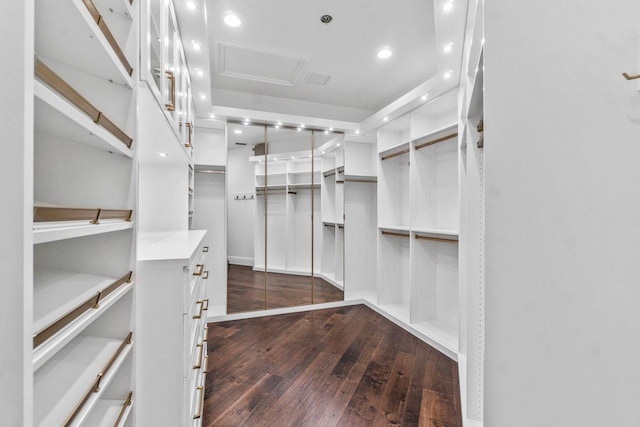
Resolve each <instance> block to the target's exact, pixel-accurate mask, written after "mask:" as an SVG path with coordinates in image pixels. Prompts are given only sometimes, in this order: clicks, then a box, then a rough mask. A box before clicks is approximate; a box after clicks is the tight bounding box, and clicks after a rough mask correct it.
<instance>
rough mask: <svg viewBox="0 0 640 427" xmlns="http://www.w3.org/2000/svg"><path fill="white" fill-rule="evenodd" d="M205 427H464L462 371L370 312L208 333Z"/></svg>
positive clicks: (219, 327) (285, 319)
mask: <svg viewBox="0 0 640 427" xmlns="http://www.w3.org/2000/svg"><path fill="white" fill-rule="evenodd" d="M208 345H209V352H208V354H209V373H208V374H207V382H206V389H205V399H206V400H205V406H204V418H203V426H205V427H211V426H234V427H235V426H277V427H280V426H378V425H380V426H382V425H401V426H429V427H461V426H462V419H461V410H460V398H459V396H460V393H459V384H458V366H457V363H455V362H454V361H452V360H451V359H449V358H448V357H446V356H444V355H443V354H441V353H439V352H438V351H436V350H435V349H433V348H432V347H430V346H428V345H427V344H425V343H424V342H422V341H420V340H419V339H417V338H416V337H414V336H413V335H411V334H409V333H408V332H406V331H404V330H403V329H401V328H400V327H398V326H396V325H394V324H393V323H392V322H390V321H388V320H387V319H385V318H383V317H382V316H380V315H378V314H377V313H375V312H374V311H372V310H371V309H369V308H367V307H366V306H364V305H356V306H351V307H341V308H335V309H327V310H316V311H310V312H304V313H294V314H285V315H279V316H270V317H261V318H255V319H246V320H236V321H228V322H220V323H212V324H209V337H208Z"/></svg>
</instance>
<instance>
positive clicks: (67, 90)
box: [35, 58, 133, 148]
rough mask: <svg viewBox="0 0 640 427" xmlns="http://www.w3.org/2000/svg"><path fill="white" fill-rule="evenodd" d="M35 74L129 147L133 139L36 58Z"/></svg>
mask: <svg viewBox="0 0 640 427" xmlns="http://www.w3.org/2000/svg"><path fill="white" fill-rule="evenodd" d="M35 75H36V77H37V78H38V79H39V80H41V81H42V82H43V83H44V84H45V85H47V86H48V87H50V88H51V89H52V90H53V91H55V92H56V93H57V94H58V95H59V96H60V97H62V98H64V99H65V100H66V101H67V102H69V103H70V104H72V105H73V106H74V107H75V108H77V109H78V110H79V111H81V112H82V113H84V114H86V115H87V116H88V118H89V119H91V120H92V121H93V122H94V123H96V124H98V125H100V126H101V127H102V128H103V129H105V130H106V131H108V132H109V133H111V134H112V135H113V136H114V137H116V138H117V139H119V140H120V141H121V142H122V143H123V144H124V145H126V146H127V148H131V144H132V143H133V139H132V138H131V137H130V136H129V135H127V134H126V133H125V132H124V131H123V130H122V129H120V128H119V127H118V126H117V125H116V124H115V123H113V122H112V121H111V120H109V119H108V118H107V117H106V116H105V115H104V114H103V113H102V112H101V111H100V110H98V108H96V107H95V106H94V105H93V104H92V103H91V102H89V101H88V100H87V99H85V98H84V97H83V96H82V94H80V93H79V92H78V91H76V90H75V89H74V88H73V87H72V86H71V85H69V84H68V83H67V82H65V81H64V80H63V79H62V78H61V77H60V76H58V75H57V74H56V73H55V72H54V71H53V70H52V69H51V68H49V67H47V65H46V64H45V63H43V62H42V61H40V60H39V59H37V58H36V60H35Z"/></svg>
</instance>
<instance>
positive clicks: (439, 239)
mask: <svg viewBox="0 0 640 427" xmlns="http://www.w3.org/2000/svg"><path fill="white" fill-rule="evenodd" d="M416 239H418V240H431V241H433V242H443V243H453V244H455V245H457V244H458V241H457V240H456V239H444V238H442V237H431V236H420V235H418V234H416Z"/></svg>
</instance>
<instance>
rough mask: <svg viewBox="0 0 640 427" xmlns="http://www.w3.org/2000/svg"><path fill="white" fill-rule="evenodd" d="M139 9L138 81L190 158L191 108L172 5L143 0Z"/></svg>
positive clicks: (163, 0)
mask: <svg viewBox="0 0 640 427" xmlns="http://www.w3.org/2000/svg"><path fill="white" fill-rule="evenodd" d="M142 10H143V11H144V14H143V16H144V18H143V19H142V20H141V23H142V34H143V40H142V43H141V57H142V61H141V69H142V72H141V78H142V79H143V80H145V81H146V82H147V84H148V86H149V88H150V89H151V92H152V93H153V95H154V97H155V98H156V101H157V102H158V104H159V105H160V107H161V108H162V109H163V111H164V113H165V116H166V117H167V119H168V120H169V121H170V123H171V127H172V129H173V132H174V133H175V135H176V137H177V138H178V140H179V142H180V144H181V145H182V146H183V147H184V149H185V151H186V152H187V154H188V155H189V156H191V155H192V152H193V142H194V137H193V133H194V123H195V107H194V101H193V95H192V93H191V77H190V75H189V71H188V68H187V63H186V58H185V55H184V46H183V43H182V39H181V37H180V33H179V30H178V25H177V20H176V14H175V10H174V7H173V2H172V1H171V0H143V3H142Z"/></svg>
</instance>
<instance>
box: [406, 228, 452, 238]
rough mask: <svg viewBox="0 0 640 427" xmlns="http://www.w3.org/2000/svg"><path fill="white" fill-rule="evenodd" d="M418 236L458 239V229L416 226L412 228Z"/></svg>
mask: <svg viewBox="0 0 640 427" xmlns="http://www.w3.org/2000/svg"><path fill="white" fill-rule="evenodd" d="M412 231H413V232H414V233H415V234H416V237H417V238H420V237H432V238H434V239H442V240H456V241H457V240H458V234H459V233H458V231H457V230H446V229H437V228H414V229H413V230H412Z"/></svg>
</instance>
